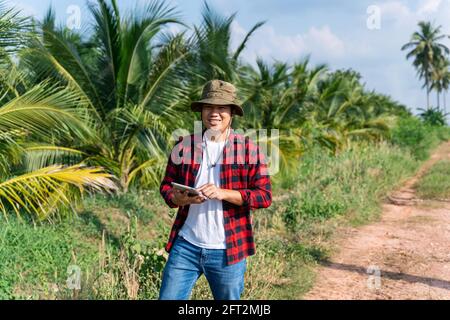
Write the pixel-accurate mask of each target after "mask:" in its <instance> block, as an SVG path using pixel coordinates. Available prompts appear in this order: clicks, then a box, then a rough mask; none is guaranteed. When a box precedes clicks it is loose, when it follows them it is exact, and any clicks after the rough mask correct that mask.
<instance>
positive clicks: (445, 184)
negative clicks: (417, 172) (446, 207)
mask: <svg viewBox="0 0 450 320" xmlns="http://www.w3.org/2000/svg"><path fill="white" fill-rule="evenodd" d="M415 188H416V189H417V194H418V196H419V197H420V198H422V199H441V200H442V199H449V198H450V161H448V160H443V161H440V162H438V163H436V164H435V165H434V166H433V167H432V168H431V169H430V170H429V171H428V172H427V173H426V174H425V175H424V176H423V177H422V178H421V179H420V180H419V181H418V182H417V183H416V185H415Z"/></svg>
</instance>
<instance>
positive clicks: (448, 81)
mask: <svg viewBox="0 0 450 320" xmlns="http://www.w3.org/2000/svg"><path fill="white" fill-rule="evenodd" d="M449 66H450V62H449V61H448V59H446V58H444V57H442V58H441V59H440V60H438V61H436V62H435V64H434V65H433V71H432V75H431V80H432V85H431V89H434V90H436V98H437V108H438V110H439V109H440V99H439V97H440V94H441V93H442V94H443V100H444V110H445V108H446V106H445V104H446V103H445V92H446V91H447V90H448V87H449V85H450V71H449Z"/></svg>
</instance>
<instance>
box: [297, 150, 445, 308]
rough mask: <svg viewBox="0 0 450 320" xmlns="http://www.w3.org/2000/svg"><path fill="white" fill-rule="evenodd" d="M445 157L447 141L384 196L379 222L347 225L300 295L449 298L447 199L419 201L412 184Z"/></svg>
mask: <svg viewBox="0 0 450 320" xmlns="http://www.w3.org/2000/svg"><path fill="white" fill-rule="evenodd" d="M444 158H447V159H450V142H449V143H445V144H443V145H441V146H440V147H439V148H438V149H437V150H436V151H435V152H434V153H433V155H432V156H431V158H430V159H429V160H428V161H427V162H426V163H424V165H423V166H422V167H421V169H420V170H419V172H418V173H417V174H416V175H415V176H414V177H413V178H411V179H410V180H408V181H407V182H406V183H405V184H404V186H403V187H402V188H401V189H400V190H398V191H397V192H394V193H393V194H392V195H391V196H390V197H389V199H390V203H386V204H383V213H382V216H381V220H380V221H379V222H377V223H374V224H371V225H367V226H364V227H361V228H357V229H349V230H346V232H345V233H344V235H343V236H341V237H340V239H338V240H337V247H338V248H339V251H338V253H337V254H336V255H335V256H334V257H332V258H331V259H330V261H329V262H327V263H326V264H324V265H322V266H321V267H320V268H319V270H318V273H317V279H316V284H315V286H314V287H313V289H312V290H311V291H309V292H308V293H307V294H306V295H305V296H304V297H303V298H304V299H446V300H450V202H446V201H421V200H420V199H416V198H415V194H414V190H413V189H412V186H413V185H414V183H415V182H416V181H417V180H418V179H419V177H420V176H421V175H422V174H423V173H424V172H425V171H426V170H427V169H429V168H430V167H431V166H432V165H433V164H435V163H436V162H437V161H438V160H441V159H444ZM377 274H379V275H380V277H377Z"/></svg>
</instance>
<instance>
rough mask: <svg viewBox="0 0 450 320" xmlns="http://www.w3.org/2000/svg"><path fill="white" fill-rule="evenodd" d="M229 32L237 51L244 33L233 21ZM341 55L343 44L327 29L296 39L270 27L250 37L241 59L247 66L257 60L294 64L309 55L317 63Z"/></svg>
mask: <svg viewBox="0 0 450 320" xmlns="http://www.w3.org/2000/svg"><path fill="white" fill-rule="evenodd" d="M232 32H233V42H232V43H233V48H236V47H237V46H238V44H239V43H240V42H241V41H242V40H243V39H244V37H245V34H246V33H247V31H246V30H245V29H244V28H243V27H242V26H241V25H239V23H238V22H237V21H234V22H233V24H232ZM344 53H345V44H344V42H343V41H342V40H341V39H340V38H339V37H338V36H337V35H335V34H334V33H333V32H332V31H331V29H330V27H329V26H328V25H324V26H322V27H311V28H310V29H309V30H308V31H307V32H306V33H303V34H300V33H299V34H295V35H285V34H280V33H278V32H277V31H276V30H275V28H274V27H273V26H271V25H264V26H262V27H261V28H260V29H258V30H257V31H256V32H255V33H254V34H253V36H252V38H251V39H250V41H249V42H248V47H247V49H246V50H245V51H244V52H243V54H242V57H243V58H244V59H245V60H247V61H249V62H253V61H254V60H255V59H256V57H262V58H264V59H268V60H271V59H277V60H282V61H295V60H297V59H299V58H300V57H303V56H306V55H308V54H311V55H313V56H314V57H315V58H318V59H326V58H330V57H331V58H336V57H342V56H343V55H344Z"/></svg>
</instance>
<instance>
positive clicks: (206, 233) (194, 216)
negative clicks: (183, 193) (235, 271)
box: [179, 140, 226, 249]
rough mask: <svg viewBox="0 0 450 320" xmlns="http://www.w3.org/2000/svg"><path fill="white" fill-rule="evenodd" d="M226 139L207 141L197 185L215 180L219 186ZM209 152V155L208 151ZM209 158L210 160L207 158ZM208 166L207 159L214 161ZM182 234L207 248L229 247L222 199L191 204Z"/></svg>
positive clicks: (199, 245)
mask: <svg viewBox="0 0 450 320" xmlns="http://www.w3.org/2000/svg"><path fill="white" fill-rule="evenodd" d="M224 145H225V141H222V142H212V141H210V140H208V144H207V146H208V148H207V149H208V150H206V148H203V158H202V163H201V164H200V169H199V171H198V174H197V177H196V180H195V188H199V187H201V186H202V185H204V184H207V183H213V184H215V185H216V186H218V187H220V163H221V162H222V161H223V160H222V158H223V157H222V152H223V147H224ZM206 152H208V154H209V157H208V155H207V154H206ZM207 157H208V159H210V160H209V161H207ZM218 157H220V158H219V161H217V164H216V165H215V166H214V167H211V168H208V164H207V162H210V163H214V162H215V161H216V159H217V158H218ZM179 234H180V235H181V236H182V237H183V238H185V239H186V240H187V241H189V242H190V243H192V244H194V245H196V246H198V247H202V248H206V249H226V241H225V227H224V223H223V207H222V201H220V200H216V199H208V200H206V201H205V202H203V203H200V204H191V205H190V207H189V213H188V216H187V218H186V221H185V223H184V225H183V227H182V228H181V230H180V232H179Z"/></svg>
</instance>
